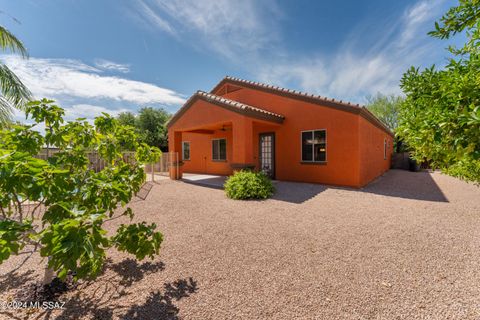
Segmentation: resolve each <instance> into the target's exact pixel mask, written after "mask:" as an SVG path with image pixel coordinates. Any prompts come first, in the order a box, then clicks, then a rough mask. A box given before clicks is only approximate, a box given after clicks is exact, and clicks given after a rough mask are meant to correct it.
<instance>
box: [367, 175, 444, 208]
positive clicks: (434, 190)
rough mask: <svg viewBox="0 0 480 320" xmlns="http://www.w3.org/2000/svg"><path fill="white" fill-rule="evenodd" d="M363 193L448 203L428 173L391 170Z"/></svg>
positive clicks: (368, 186)
mask: <svg viewBox="0 0 480 320" xmlns="http://www.w3.org/2000/svg"><path fill="white" fill-rule="evenodd" d="M361 191H362V192H367V193H373V194H378V195H383V196H388V197H396V198H404V199H413V200H423V201H435V202H448V199H447V197H446V196H445V195H444V194H443V192H442V190H441V189H440V188H439V187H438V185H437V183H436V182H435V181H434V180H433V178H432V176H431V174H430V172H428V171H421V172H410V171H405V170H390V171H388V172H387V173H385V174H384V175H383V176H381V177H379V178H378V179H377V180H375V181H373V182H372V183H370V184H369V185H367V186H366V187H364V188H363V189H361Z"/></svg>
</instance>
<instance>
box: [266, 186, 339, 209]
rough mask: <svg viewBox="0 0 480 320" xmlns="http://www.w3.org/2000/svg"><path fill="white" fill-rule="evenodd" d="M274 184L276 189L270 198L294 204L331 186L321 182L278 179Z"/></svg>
mask: <svg viewBox="0 0 480 320" xmlns="http://www.w3.org/2000/svg"><path fill="white" fill-rule="evenodd" d="M274 185H275V190H276V191H275V194H274V195H273V196H272V199H275V200H280V201H285V202H290V203H296V204H300V203H303V202H305V201H307V200H309V199H311V198H313V197H315V196H317V195H319V194H320V193H322V192H323V191H325V190H327V189H330V188H332V187H329V186H326V185H323V184H313V183H299V182H286V181H278V182H275V183H274Z"/></svg>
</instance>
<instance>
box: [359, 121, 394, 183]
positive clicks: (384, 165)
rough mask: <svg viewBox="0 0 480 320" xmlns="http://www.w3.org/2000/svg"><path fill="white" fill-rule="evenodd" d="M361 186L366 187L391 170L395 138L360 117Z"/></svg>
mask: <svg viewBox="0 0 480 320" xmlns="http://www.w3.org/2000/svg"><path fill="white" fill-rule="evenodd" d="M358 139H359V146H360V159H359V160H360V186H364V185H366V184H368V183H369V182H371V181H372V180H373V179H375V178H377V177H378V176H380V175H381V174H383V173H384V172H385V171H387V170H388V169H390V164H391V162H392V153H393V138H392V137H391V136H390V135H388V134H386V133H385V132H384V131H383V130H381V129H379V128H377V127H375V126H373V125H372V124H371V123H370V122H368V121H367V120H366V119H364V118H362V117H359V135H358ZM385 139H386V140H387V159H384V141H385Z"/></svg>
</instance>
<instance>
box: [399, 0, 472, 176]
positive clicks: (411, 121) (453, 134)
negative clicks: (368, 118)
mask: <svg viewBox="0 0 480 320" xmlns="http://www.w3.org/2000/svg"><path fill="white" fill-rule="evenodd" d="M435 26H436V27H435V28H436V30H435V31H432V32H431V33H430V34H431V35H432V36H435V37H439V38H442V39H446V38H449V37H450V36H452V35H454V34H456V33H459V32H462V31H464V30H466V31H467V38H468V40H467V43H466V44H465V46H464V47H463V48H461V49H455V48H450V51H451V52H452V53H454V54H455V55H457V59H450V62H449V64H448V65H447V66H446V67H445V68H444V69H442V70H438V69H436V68H435V67H434V66H433V67H431V68H427V69H425V70H423V71H420V70H419V69H417V68H413V67H412V68H411V69H410V70H408V71H407V72H406V73H405V74H404V76H403V78H402V81H401V88H402V89H403V91H404V93H405V94H406V99H405V102H404V103H402V105H401V108H400V114H399V119H400V123H399V127H398V130H397V134H398V136H399V137H400V138H401V139H403V140H404V141H405V142H406V144H408V146H409V147H410V148H411V149H412V151H413V153H412V157H413V158H414V159H415V160H417V161H419V162H421V161H424V160H428V161H429V162H430V164H431V166H432V167H434V168H440V169H442V171H444V172H445V173H447V174H450V175H452V176H456V177H459V178H462V179H465V180H468V181H473V182H476V183H480V89H479V88H480V77H479V75H480V52H479V48H480V47H479V45H480V43H479V41H478V40H479V35H480V34H479V26H480V1H478V0H461V1H460V3H459V5H458V6H457V7H453V8H451V9H450V10H449V11H448V12H447V14H445V15H444V16H443V17H442V19H441V21H440V23H438V22H437V23H436V25H435Z"/></svg>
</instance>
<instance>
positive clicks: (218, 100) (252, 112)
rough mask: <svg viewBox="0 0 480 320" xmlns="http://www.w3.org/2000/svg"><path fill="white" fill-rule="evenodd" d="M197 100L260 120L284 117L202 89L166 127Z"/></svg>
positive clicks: (279, 121)
mask: <svg viewBox="0 0 480 320" xmlns="http://www.w3.org/2000/svg"><path fill="white" fill-rule="evenodd" d="M197 100H203V101H206V102H209V103H211V104H214V105H216V106H218V107H221V108H224V109H227V110H229V111H232V112H236V113H239V114H242V115H245V116H248V117H252V118H257V119H260V120H266V121H271V122H277V123H282V122H283V120H284V119H285V117H284V116H282V115H280V114H277V113H274V112H270V111H267V110H264V109H260V108H258V107H253V106H250V105H248V104H245V103H241V102H238V101H234V100H230V99H226V98H223V97H220V96H217V95H215V94H212V93H207V92H204V91H197V92H196V93H195V94H194V95H192V96H191V97H190V98H189V99H188V100H187V102H185V104H184V105H183V106H182V107H181V108H180V109H179V110H178V111H177V112H176V113H175V114H174V115H173V117H172V118H171V119H170V121H168V123H167V128H169V127H171V126H172V125H173V124H174V123H175V122H176V121H177V120H178V119H179V118H180V117H181V116H182V115H183V114H184V113H185V111H187V110H188V109H189V108H190V107H191V106H192V105H193V104H194V103H195V101H197Z"/></svg>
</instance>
